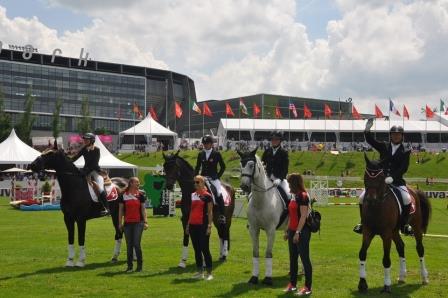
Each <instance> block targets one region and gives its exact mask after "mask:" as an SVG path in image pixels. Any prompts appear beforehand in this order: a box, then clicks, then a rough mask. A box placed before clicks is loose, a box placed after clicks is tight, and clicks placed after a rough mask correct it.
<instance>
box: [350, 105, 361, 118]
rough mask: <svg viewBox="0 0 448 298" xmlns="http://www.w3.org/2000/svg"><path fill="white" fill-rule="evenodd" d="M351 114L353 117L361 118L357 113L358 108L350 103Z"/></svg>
mask: <svg viewBox="0 0 448 298" xmlns="http://www.w3.org/2000/svg"><path fill="white" fill-rule="evenodd" d="M352 116H353V119H356V120H361V114H359V112H358V110H357V109H356V108H355V106H354V105H352Z"/></svg>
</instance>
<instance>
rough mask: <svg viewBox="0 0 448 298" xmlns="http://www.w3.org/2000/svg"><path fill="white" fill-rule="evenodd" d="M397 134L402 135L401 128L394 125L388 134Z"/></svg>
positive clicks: (402, 130)
mask: <svg viewBox="0 0 448 298" xmlns="http://www.w3.org/2000/svg"><path fill="white" fill-rule="evenodd" d="M393 132H398V133H404V129H403V126H401V125H398V126H397V125H394V126H392V127H391V128H390V130H389V133H393Z"/></svg>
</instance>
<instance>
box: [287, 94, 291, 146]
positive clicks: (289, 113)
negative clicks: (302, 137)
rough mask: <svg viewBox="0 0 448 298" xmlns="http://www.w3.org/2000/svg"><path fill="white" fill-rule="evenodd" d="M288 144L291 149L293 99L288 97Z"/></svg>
mask: <svg viewBox="0 0 448 298" xmlns="http://www.w3.org/2000/svg"><path fill="white" fill-rule="evenodd" d="M288 103H289V104H288V134H289V135H288V142H289V144H288V145H289V147H290V148H291V97H288Z"/></svg>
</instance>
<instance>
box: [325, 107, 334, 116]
mask: <svg viewBox="0 0 448 298" xmlns="http://www.w3.org/2000/svg"><path fill="white" fill-rule="evenodd" d="M332 113H333V111H332V110H331V108H330V106H329V105H327V104H325V106H324V114H325V117H328V118H330V117H331V114H332Z"/></svg>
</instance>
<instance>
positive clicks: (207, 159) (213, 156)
mask: <svg viewBox="0 0 448 298" xmlns="http://www.w3.org/2000/svg"><path fill="white" fill-rule="evenodd" d="M202 144H203V146H204V149H203V150H202V151H201V152H200V153H199V154H198V158H197V161H196V168H195V175H199V172H200V175H201V176H204V177H208V178H210V182H211V183H212V184H213V185H214V186H215V188H216V195H217V198H215V200H216V204H217V205H218V210H219V221H220V223H222V224H224V223H225V221H226V218H225V216H224V198H223V196H222V193H221V181H220V180H219V179H220V178H221V176H222V174H224V171H225V169H226V165H225V163H224V160H223V159H222V156H221V153H219V152H218V151H215V150H213V137H212V136H211V135H205V136H204V137H203V138H202ZM218 164H219V172H218Z"/></svg>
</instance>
